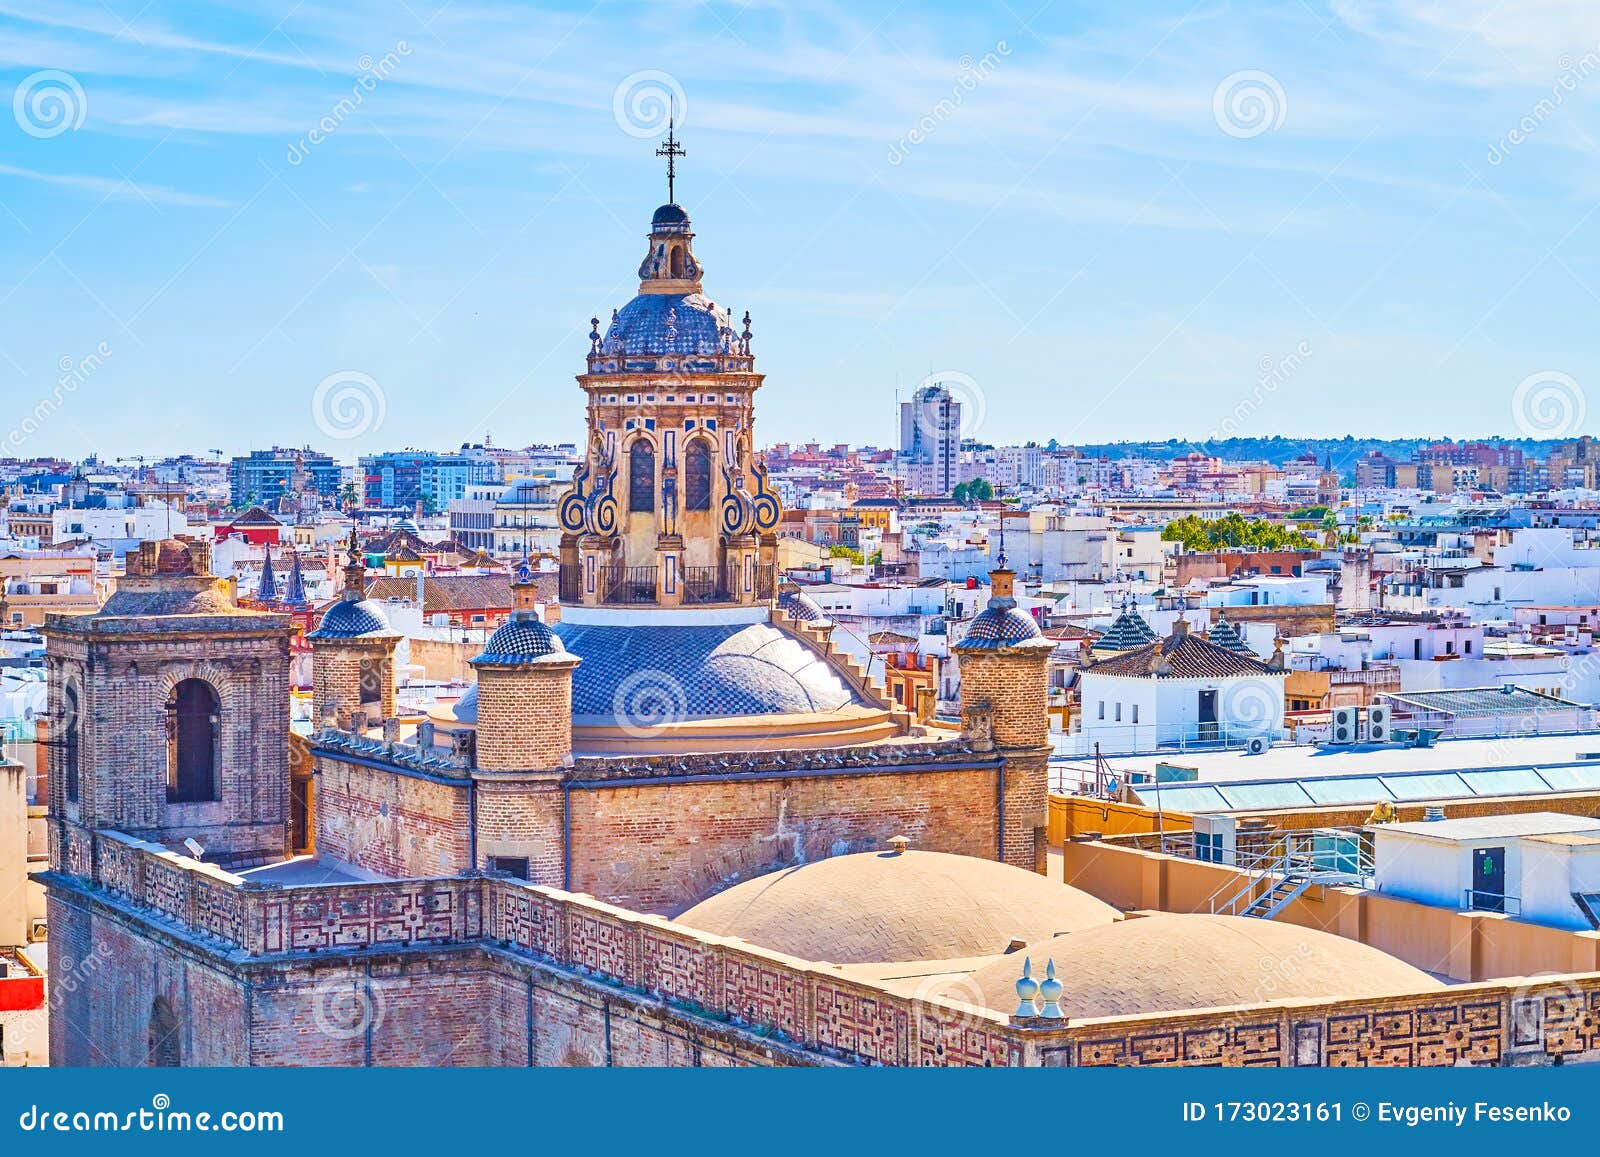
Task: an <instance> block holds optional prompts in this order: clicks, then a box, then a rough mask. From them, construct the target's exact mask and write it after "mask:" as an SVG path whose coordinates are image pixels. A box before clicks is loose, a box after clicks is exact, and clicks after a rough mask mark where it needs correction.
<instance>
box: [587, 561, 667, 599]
mask: <svg viewBox="0 0 1600 1157" xmlns="http://www.w3.org/2000/svg"><path fill="white" fill-rule="evenodd" d="M600 601H601V602H602V603H609V604H613V605H617V604H622V605H630V606H632V605H638V604H641V603H653V602H655V601H656V568H655V567H653V566H603V567H601V568H600Z"/></svg>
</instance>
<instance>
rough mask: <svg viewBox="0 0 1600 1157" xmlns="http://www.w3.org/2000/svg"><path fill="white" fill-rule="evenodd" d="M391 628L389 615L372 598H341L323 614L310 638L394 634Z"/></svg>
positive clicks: (342, 637) (366, 636)
mask: <svg viewBox="0 0 1600 1157" xmlns="http://www.w3.org/2000/svg"><path fill="white" fill-rule="evenodd" d="M394 633H395V632H394V631H392V630H390V629H389V616H388V615H386V614H384V612H383V607H381V606H379V605H378V604H377V603H375V602H373V601H372V600H371V599H360V600H357V599H350V598H344V599H340V600H339V601H338V602H336V603H334V604H333V606H331V607H329V608H328V610H327V612H326V613H325V614H324V615H323V616H322V622H320V623H319V624H317V629H316V630H314V631H312V632H311V633H310V634H308V635H307V636H306V638H308V639H360V638H368V637H375V636H381V635H393V634H394Z"/></svg>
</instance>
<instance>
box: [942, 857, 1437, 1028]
mask: <svg viewBox="0 0 1600 1157" xmlns="http://www.w3.org/2000/svg"><path fill="white" fill-rule="evenodd" d="M1058 887H1059V885H1058ZM1024 956H1026V957H1027V958H1028V959H1029V960H1030V961H1031V962H1032V965H1033V978H1034V979H1035V980H1042V979H1043V978H1044V975H1045V964H1046V961H1047V960H1052V959H1053V960H1054V961H1055V965H1056V976H1057V977H1058V978H1060V979H1062V980H1063V981H1064V982H1065V990H1064V991H1063V992H1062V994H1061V1001H1060V1003H1061V1011H1062V1012H1063V1013H1064V1014H1065V1015H1066V1016H1067V1018H1068V1019H1069V1020H1071V1019H1078V1020H1081V1019H1085V1018H1088V1017H1099V1016H1133V1015H1138V1014H1145V1013H1160V1012H1181V1011H1184V1010H1186V1009H1201V1008H1231V1007H1235V1006H1238V1005H1252V1004H1264V1003H1266V1002H1268V1001H1274V1000H1343V999H1354V998H1359V997H1375V996H1396V995H1400V994H1403V993H1428V992H1438V991H1440V990H1441V989H1442V988H1443V987H1444V986H1443V985H1442V984H1440V983H1439V981H1437V980H1435V979H1434V978H1433V977H1431V976H1429V975H1428V974H1427V973H1426V972H1423V971H1422V970H1421V969H1418V968H1413V967H1412V966H1411V965H1409V964H1407V963H1405V962H1404V961H1402V960H1399V959H1397V958H1395V957H1393V956H1390V955H1389V954H1388V953H1386V952H1382V951H1380V950H1379V949H1376V948H1373V947H1371V946H1370V945H1366V944H1362V943H1361V942H1360V941H1357V940H1348V939H1346V938H1344V937H1342V936H1335V935H1333V934H1332V933H1330V932H1322V931H1318V930H1316V929H1313V928H1302V927H1299V926H1297V925H1294V924H1289V923H1287V922H1285V921H1282V920H1258V919H1254V918H1251V917H1247V916H1212V915H1209V914H1183V915H1179V914H1176V913H1170V912H1162V913H1156V914H1153V915H1149V916H1138V917H1134V918H1132V919H1128V920H1123V921H1120V922H1118V923H1116V924H1110V925H1106V926H1105V927H1098V928H1085V929H1081V930H1079V931H1074V932H1072V933H1071V934H1069V935H1067V936H1060V937H1057V938H1056V939H1054V940H1050V941H1047V942H1044V943H1035V944H1030V945H1029V946H1028V950H1027V952H1026V953H1022V952H1014V953H1012V954H1011V955H1009V956H1004V957H1001V958H1000V959H998V960H995V961H993V962H992V963H990V964H986V965H984V966H983V967H981V968H979V969H977V970H976V971H975V972H972V973H969V974H967V975H965V976H960V977H956V978H954V979H952V980H951V981H950V982H949V983H948V984H947V985H946V986H945V987H944V988H943V989H942V990H941V991H940V993H939V995H942V996H946V997H949V998H951V999H955V1000H961V1001H966V1002H967V1003H971V1004H978V1005H980V1006H985V1007H988V1008H990V1009H993V1010H994V1011H996V1012H1002V1013H1006V1014H1007V1015H1009V1014H1011V1013H1014V1012H1015V1011H1016V1008H1017V991H1016V982H1017V979H1018V977H1020V976H1021V975H1022V961H1023V957H1024ZM1272 961H1281V962H1285V966H1284V967H1275V968H1272V969H1271V971H1270V974H1268V973H1266V972H1264V968H1263V962H1272ZM1264 981H1266V982H1267V983H1264Z"/></svg>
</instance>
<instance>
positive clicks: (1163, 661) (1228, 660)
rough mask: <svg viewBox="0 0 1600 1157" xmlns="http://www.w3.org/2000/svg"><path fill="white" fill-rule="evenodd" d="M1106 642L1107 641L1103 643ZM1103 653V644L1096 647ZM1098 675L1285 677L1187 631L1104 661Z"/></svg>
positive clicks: (1098, 665) (1096, 668)
mask: <svg viewBox="0 0 1600 1157" xmlns="http://www.w3.org/2000/svg"><path fill="white" fill-rule="evenodd" d="M1102 641H1103V640H1102ZM1095 649H1096V650H1100V649H1101V647H1100V644H1099V643H1097V644H1095ZM1089 671H1090V672H1091V673H1092V674H1095V675H1119V676H1122V677H1124V678H1133V679H1227V678H1232V677H1235V676H1239V675H1282V674H1283V672H1282V671H1280V670H1278V669H1277V668H1276V667H1271V666H1268V665H1267V664H1266V663H1263V662H1262V661H1261V660H1260V659H1257V658H1256V657H1255V656H1254V655H1251V654H1241V653H1239V652H1238V651H1234V650H1230V649H1228V648H1227V647H1220V646H1218V645H1217V644H1216V643H1212V642H1210V641H1208V640H1206V639H1203V638H1201V637H1200V636H1199V635H1194V634H1190V633H1189V632H1188V631H1187V630H1179V631H1175V632H1174V633H1173V634H1171V635H1169V636H1167V637H1166V638H1165V639H1161V640H1159V641H1158V642H1154V643H1146V644H1145V645H1144V646H1142V647H1135V648H1134V649H1133V650H1131V651H1123V652H1122V653H1121V654H1118V655H1112V656H1111V657H1110V658H1109V659H1102V660H1101V661H1100V662H1098V663H1096V664H1094V665H1093V666H1091V667H1090V668H1089Z"/></svg>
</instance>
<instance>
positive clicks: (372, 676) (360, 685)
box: [306, 528, 400, 727]
mask: <svg viewBox="0 0 1600 1157" xmlns="http://www.w3.org/2000/svg"><path fill="white" fill-rule="evenodd" d="M349 552H350V555H349V560H348V561H347V562H346V563H345V568H344V590H343V591H342V592H340V595H339V601H338V602H336V603H334V604H333V606H331V607H329V608H328V610H327V613H326V614H324V615H323V616H322V622H321V623H319V624H318V626H317V629H316V630H314V631H312V632H310V633H309V634H307V635H306V641H307V642H308V643H310V644H311V684H312V721H313V722H314V724H315V725H316V726H318V727H320V726H322V725H323V724H324V723H325V722H328V721H330V720H331V721H334V722H335V723H336V724H337V726H339V727H349V726H350V719H351V716H352V715H354V714H355V713H356V712H358V711H362V712H365V713H366V715H367V718H368V720H369V721H371V722H376V721H378V720H380V719H390V718H393V716H394V649H395V645H396V644H397V643H399V641H400V634H399V632H398V631H394V630H391V629H390V627H389V617H388V615H386V614H384V611H383V607H381V606H380V605H379V604H377V603H375V602H373V601H372V600H371V599H369V598H367V566H366V562H365V560H363V559H362V557H361V546H360V543H359V542H358V541H357V539H356V532H355V530H354V528H352V529H351V531H350V542H349Z"/></svg>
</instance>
